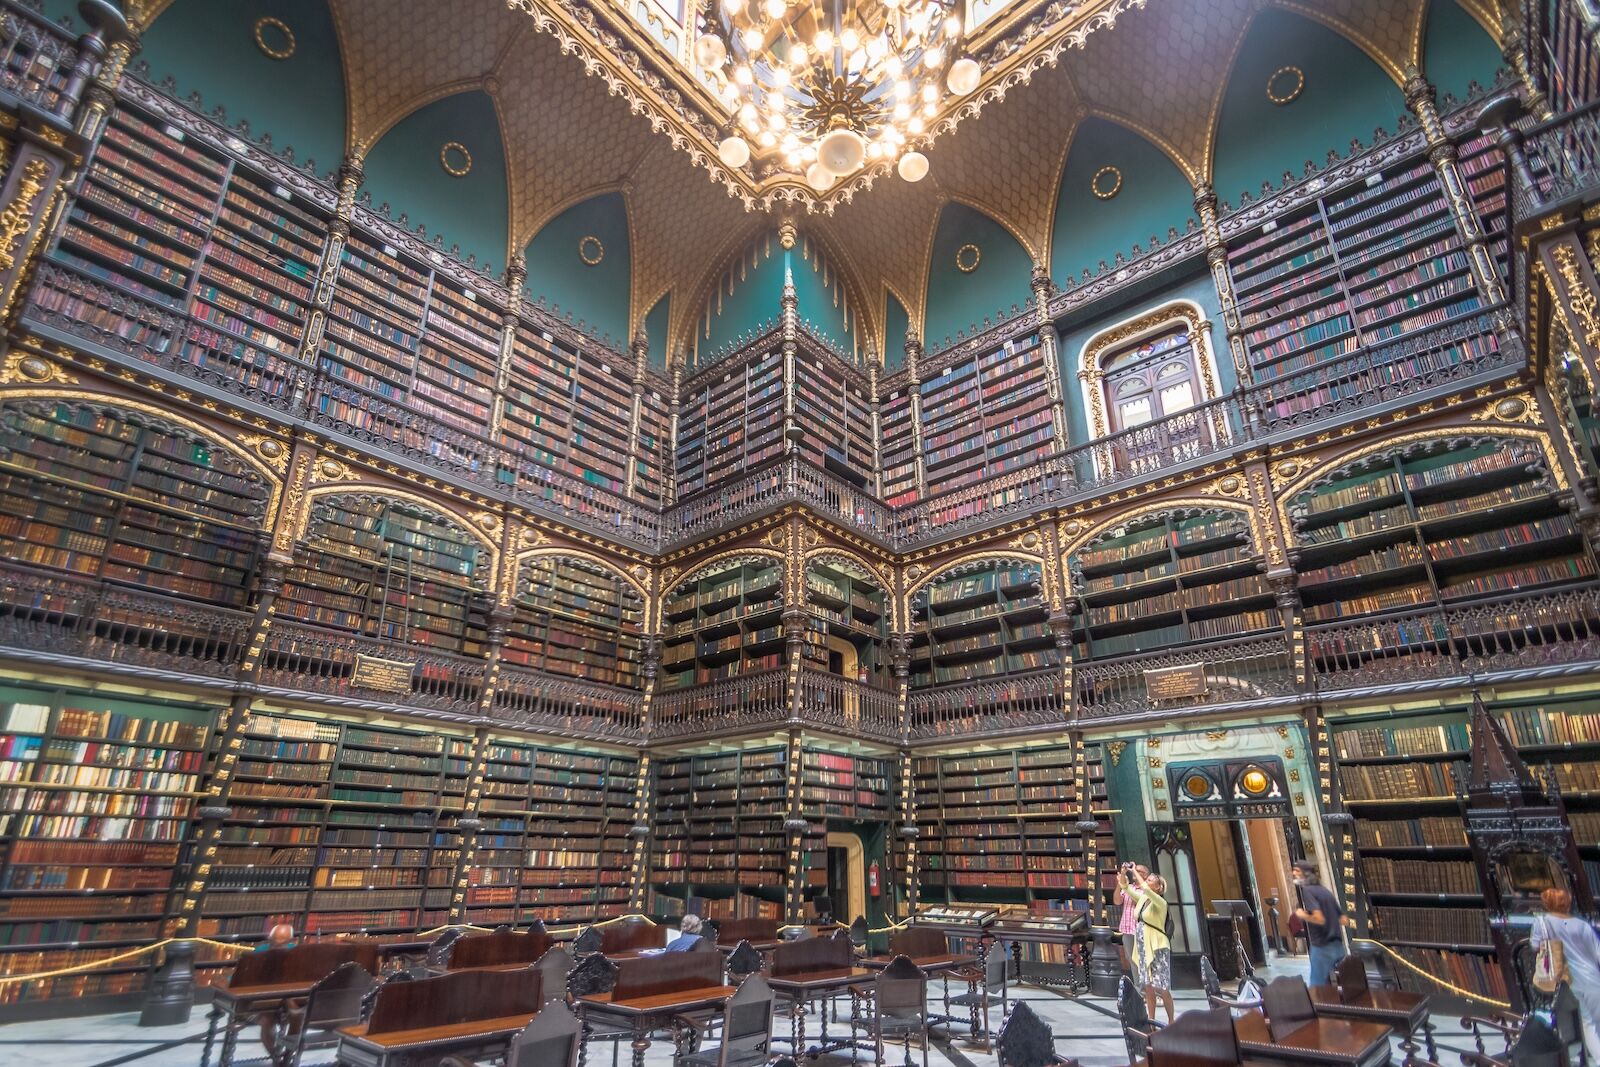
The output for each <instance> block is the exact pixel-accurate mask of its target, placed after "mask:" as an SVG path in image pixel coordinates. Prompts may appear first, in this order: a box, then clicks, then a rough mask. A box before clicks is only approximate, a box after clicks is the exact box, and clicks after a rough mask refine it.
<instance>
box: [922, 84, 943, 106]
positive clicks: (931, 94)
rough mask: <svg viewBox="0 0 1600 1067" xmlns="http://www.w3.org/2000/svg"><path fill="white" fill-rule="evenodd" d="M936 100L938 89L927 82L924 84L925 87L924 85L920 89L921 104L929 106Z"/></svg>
mask: <svg viewBox="0 0 1600 1067" xmlns="http://www.w3.org/2000/svg"><path fill="white" fill-rule="evenodd" d="M937 99H939V87H938V86H937V85H934V84H933V83H932V82H929V83H928V84H926V85H924V86H923V87H922V102H923V103H925V104H931V103H933V102H934V101H935V100H937Z"/></svg>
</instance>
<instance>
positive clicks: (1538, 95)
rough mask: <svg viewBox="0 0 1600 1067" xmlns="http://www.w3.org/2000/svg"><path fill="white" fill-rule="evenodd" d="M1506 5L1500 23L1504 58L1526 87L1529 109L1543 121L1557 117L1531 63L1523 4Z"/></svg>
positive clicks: (1501, 48)
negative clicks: (1534, 74)
mask: <svg viewBox="0 0 1600 1067" xmlns="http://www.w3.org/2000/svg"><path fill="white" fill-rule="evenodd" d="M1503 6H1504V8H1505V11H1504V14H1503V20H1504V21H1502V22H1501V24H1500V55H1501V58H1503V59H1504V60H1505V63H1506V66H1507V67H1509V68H1510V69H1511V72H1512V73H1513V74H1515V75H1516V76H1517V83H1518V84H1519V85H1520V86H1521V89H1522V99H1523V101H1524V103H1526V104H1527V107H1528V110H1529V111H1530V112H1532V113H1533V116H1534V118H1536V119H1538V120H1539V121H1540V122H1548V121H1549V120H1550V119H1553V118H1555V112H1554V111H1552V110H1551V109H1550V101H1549V99H1548V98H1547V97H1546V96H1545V94H1544V90H1543V89H1541V88H1539V82H1538V81H1537V79H1535V78H1534V76H1533V67H1532V65H1531V64H1530V63H1529V62H1528V30H1527V25H1526V24H1525V23H1524V22H1523V20H1522V10H1521V7H1522V5H1521V4H1520V3H1511V4H1505V5H1503Z"/></svg>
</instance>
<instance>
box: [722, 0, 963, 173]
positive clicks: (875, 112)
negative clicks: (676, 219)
mask: <svg viewBox="0 0 1600 1067" xmlns="http://www.w3.org/2000/svg"><path fill="white" fill-rule="evenodd" d="M962 22H963V20H962V19H961V17H960V14H959V9H958V8H957V6H956V0H835V2H833V3H830V4H827V5H816V4H801V3H795V2H793V0H720V2H719V3H716V4H707V5H704V6H703V8H702V9H701V12H700V14H699V16H698V25H697V27H696V29H697V33H698V36H696V38H695V41H694V46H693V57H694V62H695V64H696V66H698V67H699V68H700V70H701V71H702V72H703V73H704V75H705V77H706V80H707V82H708V84H709V85H710V86H711V87H712V88H713V89H715V90H716V91H717V93H718V95H719V96H720V98H721V99H722V100H723V101H724V102H725V103H726V104H727V105H728V107H729V110H730V112H732V113H733V114H734V115H735V116H736V122H737V127H736V128H735V129H733V130H731V131H730V132H729V136H728V137H727V139H726V140H724V141H723V142H722V143H721V145H719V146H718V153H717V154H718V157H719V158H720V159H721V160H722V162H723V164H724V165H726V166H729V167H739V166H744V165H746V164H748V163H749V162H750V159H751V155H752V151H753V150H754V149H758V148H759V149H763V150H764V149H768V148H771V149H776V151H774V152H772V153H771V154H766V153H764V154H763V160H764V161H770V163H771V164H772V165H773V166H775V167H776V168H777V169H778V171H779V172H780V173H782V172H785V171H787V172H789V173H792V174H794V175H795V177H796V178H801V177H803V178H804V180H805V182H806V184H807V185H809V186H810V187H811V188H812V189H813V190H815V191H818V192H823V191H826V190H827V189H830V188H832V187H833V185H834V184H835V183H836V181H837V180H838V179H840V178H843V177H846V176H848V175H850V174H853V173H855V172H857V171H859V170H860V169H861V167H862V166H863V165H864V164H866V163H867V162H868V160H869V159H871V160H877V161H882V162H885V163H890V162H897V161H898V162H897V168H896V169H897V170H898V171H899V173H900V175H901V176H902V177H903V178H905V179H906V180H907V181H918V180H920V179H922V178H923V177H925V176H926V175H927V173H928V160H927V157H926V156H924V155H922V153H921V152H908V149H910V148H911V147H912V145H911V144H910V143H909V142H911V141H912V140H915V141H916V143H917V144H918V145H920V144H923V143H925V142H926V138H927V136H928V134H926V133H925V132H924V131H926V130H927V129H929V128H930V127H931V126H932V123H931V122H929V121H928V120H929V119H932V118H934V117H936V116H937V114H938V113H939V112H940V111H941V110H942V109H943V107H944V106H945V104H946V103H947V102H948V100H949V99H950V98H952V97H959V96H965V95H967V94H969V93H971V92H973V91H975V90H976V89H977V87H978V84H979V83H980V81H981V80H982V73H983V72H982V68H981V67H980V66H979V64H978V63H977V61H976V60H974V59H972V58H970V57H968V56H963V55H961V47H962V33H963V32H964V29H965V27H964V26H963V24H962ZM747 107H748V108H749V109H748V110H746V108H747ZM752 112H758V113H760V114H762V115H768V116H772V115H780V114H781V115H786V116H787V119H786V121H785V123H784V124H783V125H782V126H780V125H778V124H777V123H776V122H772V120H771V119H769V120H768V121H769V122H772V128H773V129H781V130H783V131H785V135H784V137H783V140H782V144H781V147H779V142H778V140H777V139H776V138H774V137H771V136H770V131H768V130H764V129H762V128H761V126H760V125H759V124H757V123H754V122H752V121H750V120H749V118H748V117H747V116H748V115H750V114H751V113H752ZM789 133H793V134H794V135H795V138H796V139H795V140H794V141H791V140H790V139H789V136H788V134H789ZM734 142H737V145H735V143H734ZM869 143H870V144H871V145H872V150H871V152H870V155H869V151H868V145H869ZM741 149H742V150H741ZM735 159H739V160H740V162H739V163H735V162H733V161H734V160H735ZM802 168H803V169H802ZM819 168H820V169H821V170H822V171H825V172H826V176H827V180H826V181H823V180H822V176H821V174H819V173H818V171H819Z"/></svg>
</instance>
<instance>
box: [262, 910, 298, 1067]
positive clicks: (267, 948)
mask: <svg viewBox="0 0 1600 1067" xmlns="http://www.w3.org/2000/svg"><path fill="white" fill-rule="evenodd" d="M294 945H295V941H294V927H292V926H290V925H289V924H288V923H277V924H276V925H274V926H273V928H272V929H271V930H269V931H267V939H266V940H265V941H257V942H256V947H255V948H253V949H251V951H252V952H271V951H272V950H273V949H279V948H294ZM286 1029H287V1031H288V1032H287V1033H285V1034H284V1035H283V1036H284V1037H291V1036H293V1033H294V1024H293V1022H291V1023H290V1024H289V1026H288V1027H287V1028H286ZM278 1038H279V1034H278V1017H277V1015H276V1014H275V1013H274V1014H267V1015H263V1016H262V1017H261V1044H262V1045H264V1046H265V1047H266V1050H267V1055H268V1056H269V1057H271V1058H272V1059H273V1060H276V1059H277V1058H278Z"/></svg>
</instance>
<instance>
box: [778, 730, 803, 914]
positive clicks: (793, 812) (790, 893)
mask: <svg viewBox="0 0 1600 1067" xmlns="http://www.w3.org/2000/svg"><path fill="white" fill-rule="evenodd" d="M800 742H801V734H800V730H799V729H798V728H794V727H791V728H790V730H789V736H788V745H789V749H788V752H789V760H788V765H787V767H786V770H785V777H784V780H785V783H786V785H785V788H786V790H787V792H786V794H785V795H786V797H787V801H786V806H785V816H784V820H783V832H784V835H785V837H786V838H787V839H788V843H789V848H788V855H787V856H786V857H785V860H784V879H785V880H784V890H783V921H784V922H786V923H799V922H802V921H803V920H804V919H805V901H806V897H805V891H806V872H805V869H804V868H803V867H802V866H801V862H802V861H803V860H804V858H805V855H804V853H805V836H806V831H807V830H808V829H810V824H809V823H807V822H806V819H805V816H804V815H803V814H802V813H801V810H800V775H801V765H802V761H801V758H800Z"/></svg>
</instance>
